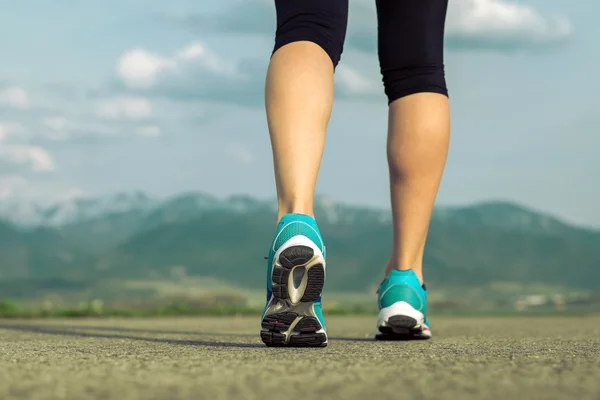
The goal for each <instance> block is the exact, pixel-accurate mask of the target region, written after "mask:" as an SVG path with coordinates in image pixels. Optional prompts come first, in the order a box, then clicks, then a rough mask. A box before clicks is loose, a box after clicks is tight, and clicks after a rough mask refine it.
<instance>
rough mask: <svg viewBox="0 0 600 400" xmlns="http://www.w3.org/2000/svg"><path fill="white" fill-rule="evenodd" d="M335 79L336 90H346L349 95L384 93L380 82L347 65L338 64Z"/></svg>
mask: <svg viewBox="0 0 600 400" xmlns="http://www.w3.org/2000/svg"><path fill="white" fill-rule="evenodd" d="M335 79H336V85H337V86H336V90H340V91H342V92H345V94H347V95H365V96H366V95H376V96H381V95H382V91H383V87H382V86H381V83H380V82H376V81H373V80H370V79H369V78H367V77H365V76H363V75H362V74H361V73H360V72H358V71H357V70H355V69H353V68H350V67H348V66H346V65H342V64H340V65H339V66H338V68H337V71H336V74H335Z"/></svg>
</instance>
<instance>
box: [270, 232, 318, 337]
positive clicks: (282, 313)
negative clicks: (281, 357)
mask: <svg viewBox="0 0 600 400" xmlns="http://www.w3.org/2000/svg"><path fill="white" fill-rule="evenodd" d="M273 260H274V261H273V262H274V267H273V270H272V273H271V281H272V291H273V294H272V296H271V299H270V301H269V304H268V306H267V309H266V312H265V315H264V317H263V320H262V323H261V328H262V329H261V332H260V337H261V339H262V341H263V343H264V344H266V345H267V346H269V347H325V346H327V334H326V333H325V329H324V328H323V326H321V323H320V322H319V319H318V318H317V315H316V314H315V309H314V303H315V301H316V300H317V299H318V298H319V296H320V295H321V292H322V290H323V286H324V285H325V259H324V258H323V255H322V253H321V251H320V250H319V249H318V248H317V247H316V246H315V245H314V244H313V243H312V241H311V240H310V239H308V238H307V237H305V236H295V237H293V238H291V239H290V240H288V241H287V242H286V243H284V244H283V246H281V248H280V249H279V250H278V251H277V253H275V256H274V257H273Z"/></svg>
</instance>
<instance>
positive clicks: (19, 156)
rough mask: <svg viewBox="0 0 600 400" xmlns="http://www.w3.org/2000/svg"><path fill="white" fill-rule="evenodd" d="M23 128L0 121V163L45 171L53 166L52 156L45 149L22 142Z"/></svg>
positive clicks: (52, 168)
mask: <svg viewBox="0 0 600 400" xmlns="http://www.w3.org/2000/svg"><path fill="white" fill-rule="evenodd" d="M24 132H25V129H24V128H23V126H22V125H20V124H15V123H0V164H1V163H8V164H11V165H16V166H26V167H29V168H31V169H32V170H33V171H34V172H47V171H52V170H54V168H55V164H54V160H53V159H52V156H51V155H50V154H49V153H48V152H47V151H46V149H44V148H42V147H39V146H33V145H30V144H26V143H22V139H23V138H24V136H23V135H14V134H15V133H18V134H22V133H24Z"/></svg>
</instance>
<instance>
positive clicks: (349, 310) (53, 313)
mask: <svg viewBox="0 0 600 400" xmlns="http://www.w3.org/2000/svg"><path fill="white" fill-rule="evenodd" d="M262 311H263V310H262V308H258V307H252V306H247V305H240V304H216V305H210V306H196V305H190V304H186V303H179V302H173V303H168V304H161V305H155V306H150V307H131V306H129V307H127V306H124V307H104V305H103V303H102V302H101V301H98V300H96V301H91V302H86V303H81V304H80V305H78V306H76V307H64V308H55V309H48V308H45V307H44V306H43V305H39V306H37V307H27V308H24V307H21V306H19V304H17V303H16V302H14V301H11V300H0V318H82V317H86V318H89V317H165V316H259V315H261V313H262ZM598 312H600V310H599V309H593V308H579V309H566V310H556V309H553V308H539V309H530V310H526V311H521V312H518V311H515V310H513V309H474V308H471V309H469V308H464V309H453V310H441V311H434V312H432V313H431V316H433V317H435V316H457V317H459V316H460V317H468V316H474V317H477V316H480V317H495V316H497V317H502V316H518V315H521V316H558V315H564V316H582V315H590V314H597V313H598ZM324 314H325V315H326V316H328V315H337V316H356V315H373V316H376V315H377V310H376V309H372V308H366V307H363V306H360V305H356V306H349V307H334V308H330V309H328V310H325V311H324Z"/></svg>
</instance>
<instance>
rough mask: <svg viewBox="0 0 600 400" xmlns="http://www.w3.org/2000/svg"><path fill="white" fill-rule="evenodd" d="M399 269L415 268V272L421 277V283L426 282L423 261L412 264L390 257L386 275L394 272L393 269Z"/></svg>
mask: <svg viewBox="0 0 600 400" xmlns="http://www.w3.org/2000/svg"><path fill="white" fill-rule="evenodd" d="M395 269H397V270H398V271H408V270H413V272H414V273H415V275H417V278H419V282H421V285H422V284H423V283H424V279H423V263H422V262H420V263H414V264H412V265H410V264H406V263H404V264H403V263H399V262H395V261H394V260H392V259H390V261H389V262H388V265H387V267H386V269H385V277H387V276H388V275H389V274H390V272H392V271H393V270H395Z"/></svg>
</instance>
